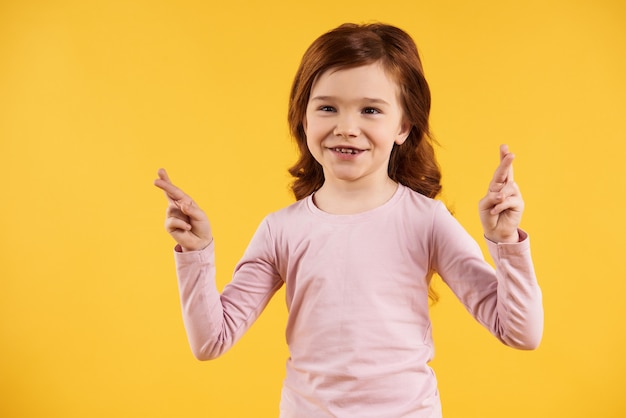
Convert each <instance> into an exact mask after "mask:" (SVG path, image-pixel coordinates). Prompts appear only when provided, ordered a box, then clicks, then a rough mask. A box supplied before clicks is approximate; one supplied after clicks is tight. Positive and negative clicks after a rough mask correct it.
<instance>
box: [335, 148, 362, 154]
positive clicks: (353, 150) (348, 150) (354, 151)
mask: <svg viewBox="0 0 626 418" xmlns="http://www.w3.org/2000/svg"><path fill="white" fill-rule="evenodd" d="M330 149H331V150H333V151H335V152H339V153H341V154H358V153H360V152H362V151H361V150H360V149H356V148H330Z"/></svg>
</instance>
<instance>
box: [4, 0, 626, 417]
mask: <svg viewBox="0 0 626 418" xmlns="http://www.w3.org/2000/svg"><path fill="white" fill-rule="evenodd" d="M372 20H380V21H384V22H388V23H392V24H395V25H398V26H400V27H402V28H404V29H406V30H407V31H408V32H409V33H411V34H412V35H413V37H414V38H415V40H416V42H417V43H418V46H419V47H420V50H421V53H422V56H423V60H424V65H425V68H426V73H427V77H428V79H429V82H430V85H431V87H432V92H433V113H432V125H433V130H434V133H435V135H436V136H437V138H438V140H439V141H440V142H441V144H442V147H441V148H440V149H439V152H438V154H439V158H440V162H441V164H442V167H443V172H444V190H445V193H444V195H443V199H444V200H445V201H446V203H447V204H448V205H449V206H451V207H452V208H453V209H454V210H455V213H456V216H457V217H458V218H459V219H460V220H461V222H462V223H463V224H464V225H465V226H466V227H467V229H468V230H469V231H470V232H471V233H472V234H473V235H474V236H475V237H477V238H478V239H480V236H481V231H480V225H479V221H478V216H477V214H476V203H477V200H478V199H479V198H480V197H481V196H482V194H483V192H484V191H485V189H486V187H487V182H488V180H489V177H490V175H491V172H492V170H493V168H494V167H495V164H496V163H497V158H498V149H497V147H498V144H500V143H501V142H506V143H509V144H510V146H511V148H512V150H513V151H515V153H516V154H517V156H518V158H517V161H516V164H515V169H516V179H517V180H518V182H519V184H520V185H521V187H522V191H523V194H524V197H525V200H526V204H527V210H526V213H525V217H524V220H523V227H524V228H525V229H527V230H528V231H529V232H530V233H531V239H532V243H533V254H534V259H535V264H536V269H537V272H538V275H539V279H540V282H541V286H542V288H543V291H544V303H545V312H546V322H545V336H544V340H543V343H542V345H541V347H540V348H539V349H538V350H537V351H534V352H520V351H515V350H512V349H509V348H506V347H504V346H502V345H501V344H500V343H499V342H497V341H496V340H495V338H493V337H491V336H490V335H489V334H488V333H487V332H486V331H485V330H483V329H482V328H481V327H480V326H479V325H478V324H477V323H475V322H474V320H473V319H472V318H471V317H470V316H469V315H468V314H467V313H466V312H465V311H464V310H463V308H462V307H461V304H460V303H458V302H457V301H456V300H455V299H454V297H453V296H452V295H451V294H450V293H449V291H448V290H447V289H446V287H445V285H443V284H442V283H441V282H439V283H437V284H436V287H437V290H438V291H439V293H440V294H441V296H442V298H441V300H440V302H439V303H438V304H437V305H436V306H435V307H434V308H433V310H432V314H433V321H434V327H435V328H434V334H435V341H436V348H437V356H436V359H435V361H434V362H433V367H434V368H435V370H436V372H437V374H438V378H439V382H440V391H441V393H442V401H443V407H444V414H445V416H446V418H457V417H458V418H471V417H475V418H485V417H508V418H513V417H529V416H531V417H585V418H588V417H603V418H607V417H623V416H625V415H626V400H625V398H624V394H623V392H624V387H625V386H624V385H625V384H626V360H625V355H624V353H626V337H625V332H624V328H625V325H624V319H625V317H626V303H625V302H624V299H625V296H626V268H625V267H624V266H625V262H624V260H625V255H624V249H625V245H624V237H625V236H626V222H625V221H624V209H625V208H624V206H625V205H624V202H625V200H626V198H625V192H626V187H625V185H626V169H625V168H624V167H625V164H624V157H625V156H626V153H625V151H626V145H625V142H626V135H625V134H624V133H625V129H624V121H625V117H626V81H625V80H626V77H625V75H626V3H624V2H623V1H621V0H613V1H611V0H529V1H524V2H519V1H498V0H490V1H487V0H484V1H471V2H470V1H467V2H466V1H460V0H459V1H434V0H430V1H420V0H411V1H408V0H407V1H398V2H382V3H381V2H380V1H372V0H359V1H356V0H345V1H332V2H330V1H326V0H319V1H306V2H296V1H294V2H283V1H282V0H267V1H247V2H246V1H241V0H233V1H220V2H216V1H208V2H207V1H199V0H194V1H192V0H183V1H177V2H173V1H172V2H170V1H154V0H152V1H149V0H142V1H128V2H127V1H100V2H92V1H78V0H77V1H70V0H66V1H63V0H58V1H54V0H53V1H17V0H15V1H8V0H4V1H1V2H0V179H1V183H0V202H1V205H0V254H1V257H2V259H1V262H0V338H1V340H0V416H2V417H112V416H118V417H177V416H181V417H182V416H184V417H275V416H277V411H278V401H279V396H280V387H281V381H282V378H283V373H284V371H283V369H284V362H285V359H286V356H287V350H286V347H285V344H284V326H285V317H286V312H285V307H284V302H283V300H282V299H283V297H284V293H282V292H281V293H279V295H278V296H277V297H276V298H275V300H273V301H272V303H271V304H270V306H269V308H268V310H267V311H266V312H265V313H264V315H263V316H262V317H261V319H260V320H259V322H257V324H255V326H254V327H253V328H252V329H251V330H250V332H249V333H248V334H247V335H246V336H245V337H244V338H243V339H242V340H241V341H240V343H239V344H238V345H237V346H236V347H235V348H234V349H233V350H232V351H231V352H229V353H228V354H226V355H225V356H224V357H222V358H221V359H218V360H216V361H212V362H208V363H200V362H197V361H196V360H195V359H194V358H193V357H192V355H191V352H190V350H189V348H188V346H187V341H186V336H185V332H184V329H183V325H182V320H181V317H180V309H179V302H178V293H177V287H176V280H175V276H174V265H173V258H172V252H171V251H172V246H173V244H172V240H171V238H170V237H169V236H168V235H167V234H166V233H165V232H164V230H163V228H162V224H163V215H164V210H165V200H164V198H163V196H162V194H161V193H160V192H159V191H158V190H156V189H155V188H154V187H153V186H152V180H153V178H154V177H155V175H156V170H157V169H158V168H159V167H162V166H163V167H166V168H167V169H168V170H169V172H170V174H171V176H172V178H173V180H174V181H175V182H176V183H177V184H179V185H180V186H181V187H183V188H184V189H185V190H186V191H188V192H189V193H190V194H191V195H192V196H194V197H195V199H196V200H197V201H198V202H199V203H200V204H201V205H202V206H203V207H204V208H205V209H206V211H207V212H208V214H209V215H210V217H211V220H212V223H213V226H214V232H215V236H216V241H217V256H218V263H219V265H218V274H219V278H218V282H219V286H220V287H221V286H223V285H224V284H225V283H226V282H227V281H228V280H229V277H230V272H231V271H232V269H233V267H234V264H235V263H236V261H237V259H238V258H239V256H240V254H241V253H242V251H243V249H244V248H245V246H246V245H247V242H248V240H249V238H250V236H251V235H252V233H253V232H254V230H255V228H256V226H257V224H258V222H259V221H260V220H261V218H262V217H263V216H264V215H265V214H266V213H268V212H269V211H273V210H276V209H279V208H281V207H283V206H285V205H287V204H289V203H290V202H291V201H292V200H291V197H290V195H289V193H288V190H287V185H288V181H289V178H288V176H287V175H286V168H287V167H288V166H289V165H290V164H291V163H292V162H293V161H294V155H295V154H294V148H293V146H292V144H291V142H290V139H289V136H288V131H287V126H286V122H285V120H286V104H287V95H288V90H289V86H290V83H291V80H292V77H293V74H294V72H295V70H296V67H297V65H298V62H299V59H300V56H301V54H302V53H303V52H304V50H305V48H306V47H307V46H308V45H309V44H310V42H312V41H313V39H314V38H315V37H317V36H318V35H320V34H321V33H322V32H324V31H326V30H328V29H330V28H332V27H335V26H336V25H338V24H340V23H342V22H345V21H354V22H366V21H372Z"/></svg>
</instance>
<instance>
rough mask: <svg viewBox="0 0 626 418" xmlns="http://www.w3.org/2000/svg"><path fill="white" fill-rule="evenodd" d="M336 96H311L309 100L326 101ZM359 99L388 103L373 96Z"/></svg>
mask: <svg viewBox="0 0 626 418" xmlns="http://www.w3.org/2000/svg"><path fill="white" fill-rule="evenodd" d="M336 99H337V98H336V97H334V96H315V97H312V98H311V100H310V101H322V102H325V101H328V100H336ZM360 100H362V101H364V102H368V103H377V104H385V105H389V102H387V101H386V100H384V99H379V98H375V97H363V98H361V99H360Z"/></svg>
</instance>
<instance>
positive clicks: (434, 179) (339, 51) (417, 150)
mask: <svg viewBox="0 0 626 418" xmlns="http://www.w3.org/2000/svg"><path fill="white" fill-rule="evenodd" d="M374 62H380V63H382V65H383V68H384V69H385V71H386V72H387V74H388V75H389V76H390V77H392V78H393V79H394V80H395V82H396V83H397V85H398V87H399V92H400V102H401V104H402V106H403V110H404V118H405V121H406V122H408V123H409V124H410V125H411V131H410V133H409V136H408V138H407V140H406V141H404V143H403V144H402V145H397V144H396V145H394V147H393V149H392V151H391V157H390V160H389V169H388V173H389V177H390V178H391V179H393V180H394V181H397V182H399V183H401V184H403V185H405V186H407V187H409V188H411V189H413V190H415V191H417V192H419V193H421V194H423V195H425V196H428V197H435V196H437V194H439V192H440V191H441V172H440V169H439V165H438V164H437V161H436V159H435V152H434V148H433V144H434V139H433V138H432V137H431V135H430V132H429V125H428V117H429V114H430V89H429V87H428V83H427V82H426V79H425V77H424V71H423V69H422V62H421V60H420V57H419V53H418V51H417V47H416V45H415V42H414V41H413V39H412V38H411V37H410V36H409V35H408V34H407V33H406V32H404V31H403V30H402V29H399V28H397V27H395V26H391V25H386V24H382V23H372V24H365V25H357V24H353V23H346V24H343V25H341V26H339V27H337V28H335V29H333V30H331V31H329V32H327V33H325V34H323V35H322V36H320V37H319V38H317V39H316V40H315V41H314V42H313V43H312V44H311V46H310V47H309V48H308V49H307V50H306V52H305V53H304V56H303V57H302V61H301V63H300V67H299V68H298V71H297V72H296V76H295V78H294V81H293V85H292V87H291V94H290V96H289V113H288V120H289V127H290V130H291V134H292V135H293V137H294V139H295V141H296V143H297V145H298V148H299V151H300V157H299V159H298V161H297V162H296V163H295V164H294V165H293V166H292V167H291V168H290V169H289V173H290V174H291V175H292V176H293V177H294V178H295V180H294V181H293V183H292V185H291V189H292V191H293V194H294V195H295V197H296V199H297V200H300V199H302V198H304V197H306V196H309V195H310V194H312V193H313V192H315V191H316V190H317V189H319V188H320V187H321V186H322V184H323V183H324V173H323V171H322V166H321V165H320V164H319V163H318V162H317V161H316V160H315V158H313V155H312V154H311V152H310V151H309V148H308V147H307V141H306V134H305V132H304V120H305V115H306V108H307V105H308V101H309V95H310V93H311V88H312V86H313V83H314V82H315V80H316V79H317V78H318V77H319V76H320V75H321V74H322V73H324V72H325V71H328V70H329V69H347V68H354V67H359V66H362V65H368V64H372V63H374Z"/></svg>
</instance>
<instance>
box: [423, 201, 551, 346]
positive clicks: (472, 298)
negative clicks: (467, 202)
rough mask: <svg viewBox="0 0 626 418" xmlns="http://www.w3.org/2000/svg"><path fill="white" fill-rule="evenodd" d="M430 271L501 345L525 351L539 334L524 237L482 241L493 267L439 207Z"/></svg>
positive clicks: (537, 298) (538, 302) (535, 288)
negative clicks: (507, 241) (437, 276)
mask: <svg viewBox="0 0 626 418" xmlns="http://www.w3.org/2000/svg"><path fill="white" fill-rule="evenodd" d="M432 234H433V242H434V252H433V254H432V257H433V260H432V261H433V267H434V269H435V270H436V271H437V272H438V273H439V275H440V276H441V277H442V279H443V280H444V282H445V283H446V284H447V285H448V286H449V287H450V288H451V290H452V291H453V292H454V294H455V295H456V296H457V297H458V298H459V300H460V301H461V302H462V303H463V305H465V307H466V308H467V310H468V311H469V312H470V313H471V314H472V315H473V316H474V318H476V320H477V321H478V322H479V323H481V324H482V325H483V326H484V327H485V328H487V329H488V330H489V331H490V332H491V333H492V334H493V335H494V336H496V337H497V338H498V339H499V340H500V341H502V342H503V343H504V344H506V345H508V346H510V347H514V348H519V349H526V350H531V349H535V348H537V346H538V345H539V343H540V341H541V337H542V334H543V305H542V295H541V289H540V288H539V284H538V283H537V278H536V276H535V270H534V267H533V262H532V257H531V254H530V240H529V238H528V235H527V234H526V233H525V232H524V231H522V230H520V242H518V243H513V244H506V243H494V242H492V241H489V240H487V247H488V250H489V253H490V255H491V257H492V259H493V261H494V264H495V270H494V268H493V267H492V266H491V265H490V264H489V263H487V262H486V261H485V259H484V257H483V254H482V251H481V249H480V247H479V246H478V244H477V243H476V241H475V240H474V239H473V238H472V237H471V236H470V235H469V234H468V233H467V232H466V231H465V229H464V228H463V227H462V226H461V225H460V224H459V223H458V221H457V220H456V219H455V218H454V217H453V216H452V215H451V214H450V213H449V212H448V211H447V209H446V208H445V206H444V205H443V204H440V205H438V210H437V211H436V213H435V215H434V222H433V231H432Z"/></svg>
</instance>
